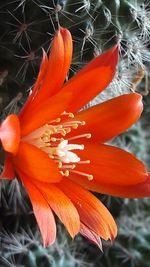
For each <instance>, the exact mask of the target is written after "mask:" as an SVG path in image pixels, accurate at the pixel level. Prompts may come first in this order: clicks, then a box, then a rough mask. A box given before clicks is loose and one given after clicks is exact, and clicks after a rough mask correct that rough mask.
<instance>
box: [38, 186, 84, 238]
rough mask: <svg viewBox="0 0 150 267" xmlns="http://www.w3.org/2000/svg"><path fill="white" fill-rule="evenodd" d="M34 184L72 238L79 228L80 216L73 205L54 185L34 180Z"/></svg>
mask: <svg viewBox="0 0 150 267" xmlns="http://www.w3.org/2000/svg"><path fill="white" fill-rule="evenodd" d="M36 186H37V187H38V188H39V190H41V192H42V194H43V196H44V198H45V199H46V200H47V202H48V203H49V205H50V207H51V208H52V210H53V211H54V212H55V213H56V214H57V216H58V217H59V219H60V220H61V221H62V223H63V224H64V225H65V227H66V228H67V230H68V232H69V233H70V235H71V237H72V238H73V237H74V236H75V235H76V234H77V233H78V232H79V230H80V218H79V214H78V212H77V210H76V208H75V206H74V205H73V204H72V202H71V201H70V199H69V198H68V197H67V196H66V195H65V194H64V193H63V192H62V191H61V190H60V189H59V188H57V187H56V186H55V185H52V184H44V183H37V182H36Z"/></svg>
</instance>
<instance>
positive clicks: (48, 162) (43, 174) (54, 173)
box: [14, 142, 62, 183]
mask: <svg viewBox="0 0 150 267" xmlns="http://www.w3.org/2000/svg"><path fill="white" fill-rule="evenodd" d="M14 165H15V168H16V170H20V171H22V172H23V173H24V174H25V175H27V176H30V177H31V178H32V179H36V180H39V181H41V182H46V183H57V182H59V181H60V180H61V179H62V176H61V174H60V173H59V170H58V167H57V165H56V163H55V162H54V161H53V160H52V159H50V158H49V157H48V155H47V154H46V153H45V152H43V151H42V150H40V149H38V148H37V147H35V146H33V145H31V144H28V143H25V142H20V146H19V150H18V153H17V155H16V157H14Z"/></svg>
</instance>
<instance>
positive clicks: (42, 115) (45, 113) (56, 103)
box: [20, 92, 71, 136]
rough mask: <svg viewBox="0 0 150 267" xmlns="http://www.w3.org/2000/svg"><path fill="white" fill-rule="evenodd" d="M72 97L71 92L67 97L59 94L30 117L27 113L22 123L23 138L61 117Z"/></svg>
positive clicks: (38, 107)
mask: <svg viewBox="0 0 150 267" xmlns="http://www.w3.org/2000/svg"><path fill="white" fill-rule="evenodd" d="M70 95H71V93H70V92H68V94H67V95H66V94H65V95H60V94H57V95H56V96H53V97H51V98H50V99H48V100H47V101H45V102H42V103H41V104H40V105H39V106H37V108H36V109H35V110H33V111H32V112H31V114H30V116H29V115H28V113H27V116H24V117H23V119H22V120H21V121H20V125H21V136H26V135H28V134H29V133H31V132H32V131H34V130H36V129H37V128H39V127H41V126H43V125H44V124H46V123H48V122H50V121H51V120H53V119H56V118H58V117H60V114H61V113H62V112H64V110H66V108H65V107H66V106H67V105H68V103H69V101H70Z"/></svg>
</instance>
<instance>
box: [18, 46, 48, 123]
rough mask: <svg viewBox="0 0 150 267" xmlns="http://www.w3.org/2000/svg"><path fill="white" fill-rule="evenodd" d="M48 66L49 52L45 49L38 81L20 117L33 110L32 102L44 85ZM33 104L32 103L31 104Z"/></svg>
mask: <svg viewBox="0 0 150 267" xmlns="http://www.w3.org/2000/svg"><path fill="white" fill-rule="evenodd" d="M47 66H48V59H47V54H46V52H45V51H44V49H43V57H42V62H41V66H40V70H39V74H38V77H37V80H36V83H35V85H34V87H33V89H32V93H31V94H30V95H29V97H28V99H27V101H26V103H25V105H24V107H23V108H22V110H21V112H20V114H19V119H20V120H21V119H23V116H25V115H26V113H27V112H28V113H30V112H31V108H30V106H31V105H32V104H31V103H32V102H33V101H34V100H35V97H36V96H37V93H38V91H39V89H40V87H41V85H42V82H43V79H44V77H45V73H46V69H47ZM30 104H31V105H30Z"/></svg>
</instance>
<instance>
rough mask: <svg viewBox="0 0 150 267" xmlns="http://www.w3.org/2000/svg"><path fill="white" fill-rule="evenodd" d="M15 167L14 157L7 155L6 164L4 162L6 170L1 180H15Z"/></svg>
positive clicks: (4, 169) (0, 177)
mask: <svg viewBox="0 0 150 267" xmlns="http://www.w3.org/2000/svg"><path fill="white" fill-rule="evenodd" d="M14 178H15V174H14V167H13V164H12V155H11V154H10V153H7V152H6V153H5V162H4V168H3V171H2V173H1V175H0V179H10V180H12V179H14Z"/></svg>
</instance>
